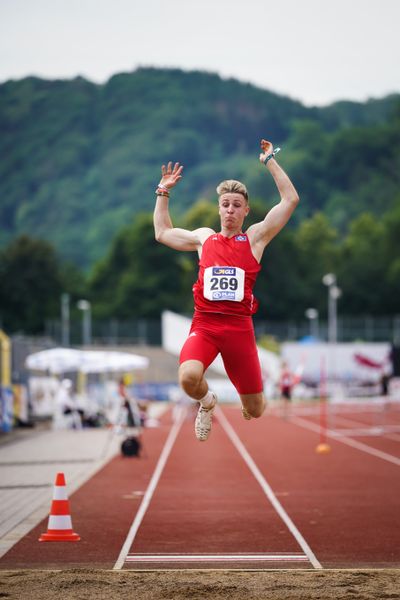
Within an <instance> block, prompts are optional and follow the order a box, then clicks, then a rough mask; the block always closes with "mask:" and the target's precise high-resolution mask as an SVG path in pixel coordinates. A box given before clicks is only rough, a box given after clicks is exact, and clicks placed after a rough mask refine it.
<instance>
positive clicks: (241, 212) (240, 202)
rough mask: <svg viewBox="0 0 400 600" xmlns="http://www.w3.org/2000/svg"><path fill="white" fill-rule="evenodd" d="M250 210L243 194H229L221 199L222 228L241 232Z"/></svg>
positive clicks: (223, 195)
mask: <svg viewBox="0 0 400 600" xmlns="http://www.w3.org/2000/svg"><path fill="white" fill-rule="evenodd" d="M249 210H250V207H249V204H248V202H247V200H246V198H245V197H244V196H242V194H236V193H227V194H222V195H221V196H220V197H219V216H220V217H221V227H222V228H225V229H228V230H236V229H237V230H239V231H240V230H241V228H242V225H243V221H244V219H245V217H246V216H247V215H248V213H249Z"/></svg>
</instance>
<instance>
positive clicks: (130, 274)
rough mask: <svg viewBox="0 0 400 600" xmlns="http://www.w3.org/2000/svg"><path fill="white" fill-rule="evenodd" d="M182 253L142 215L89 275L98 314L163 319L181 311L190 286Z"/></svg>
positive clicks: (92, 298) (102, 315)
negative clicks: (161, 239) (162, 238)
mask: <svg viewBox="0 0 400 600" xmlns="http://www.w3.org/2000/svg"><path fill="white" fill-rule="evenodd" d="M182 254H183V253H180V252H176V251H175V250H172V249H170V248H167V247H166V246H164V245H162V244H159V243H158V242H157V241H156V240H155V239H154V228H153V220H152V215H151V214H144V213H143V214H141V215H138V216H137V217H136V219H135V222H134V223H133V224H132V225H130V226H129V227H126V228H125V229H124V230H123V231H121V233H120V234H119V235H118V236H117V237H116V239H115V241H114V243H113V245H112V247H111V251H110V253H109V255H108V257H107V259H106V260H104V261H102V262H101V263H100V264H99V265H98V266H97V267H96V269H95V270H94V272H93V276H92V277H91V278H90V282H89V289H90V297H91V300H92V303H93V306H94V314H95V315H97V316H99V317H111V316H112V317H118V318H132V317H158V316H159V315H160V312H161V311H162V310H164V309H170V310H176V311H181V310H183V308H184V306H185V305H186V303H187V297H188V295H189V294H190V289H189V290H185V289H183V287H182V281H183V277H184V274H185V264H184V262H183V261H182Z"/></svg>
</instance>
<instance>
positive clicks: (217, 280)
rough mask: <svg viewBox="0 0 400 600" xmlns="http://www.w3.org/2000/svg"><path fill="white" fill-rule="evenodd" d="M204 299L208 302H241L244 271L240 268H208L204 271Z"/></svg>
mask: <svg viewBox="0 0 400 600" xmlns="http://www.w3.org/2000/svg"><path fill="white" fill-rule="evenodd" d="M204 297H205V298H207V300H214V301H219V300H231V301H232V302H241V301H242V300H243V297H244V271H243V269H240V268H239V267H207V269H205V270H204Z"/></svg>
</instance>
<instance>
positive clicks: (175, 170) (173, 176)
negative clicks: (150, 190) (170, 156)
mask: <svg viewBox="0 0 400 600" xmlns="http://www.w3.org/2000/svg"><path fill="white" fill-rule="evenodd" d="M182 171H183V165H180V164H179V163H178V162H176V163H175V164H174V165H172V161H170V162H169V163H168V164H167V166H165V165H162V167H161V175H162V182H163V184H164V185H166V186H167V187H173V186H174V185H175V184H176V183H177V182H178V181H179V180H180V179H182Z"/></svg>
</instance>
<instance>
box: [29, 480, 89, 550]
mask: <svg viewBox="0 0 400 600" xmlns="http://www.w3.org/2000/svg"><path fill="white" fill-rule="evenodd" d="M80 539H81V538H80V537H79V535H78V534H77V533H74V531H73V529H72V521H71V515H70V512H69V501H68V495H67V488H66V487H65V477H64V473H57V477H56V483H55V485H54V492H53V502H52V503H51V509H50V516H49V524H48V526H47V533H42V535H41V536H40V538H39V542H79V540H80Z"/></svg>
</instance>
